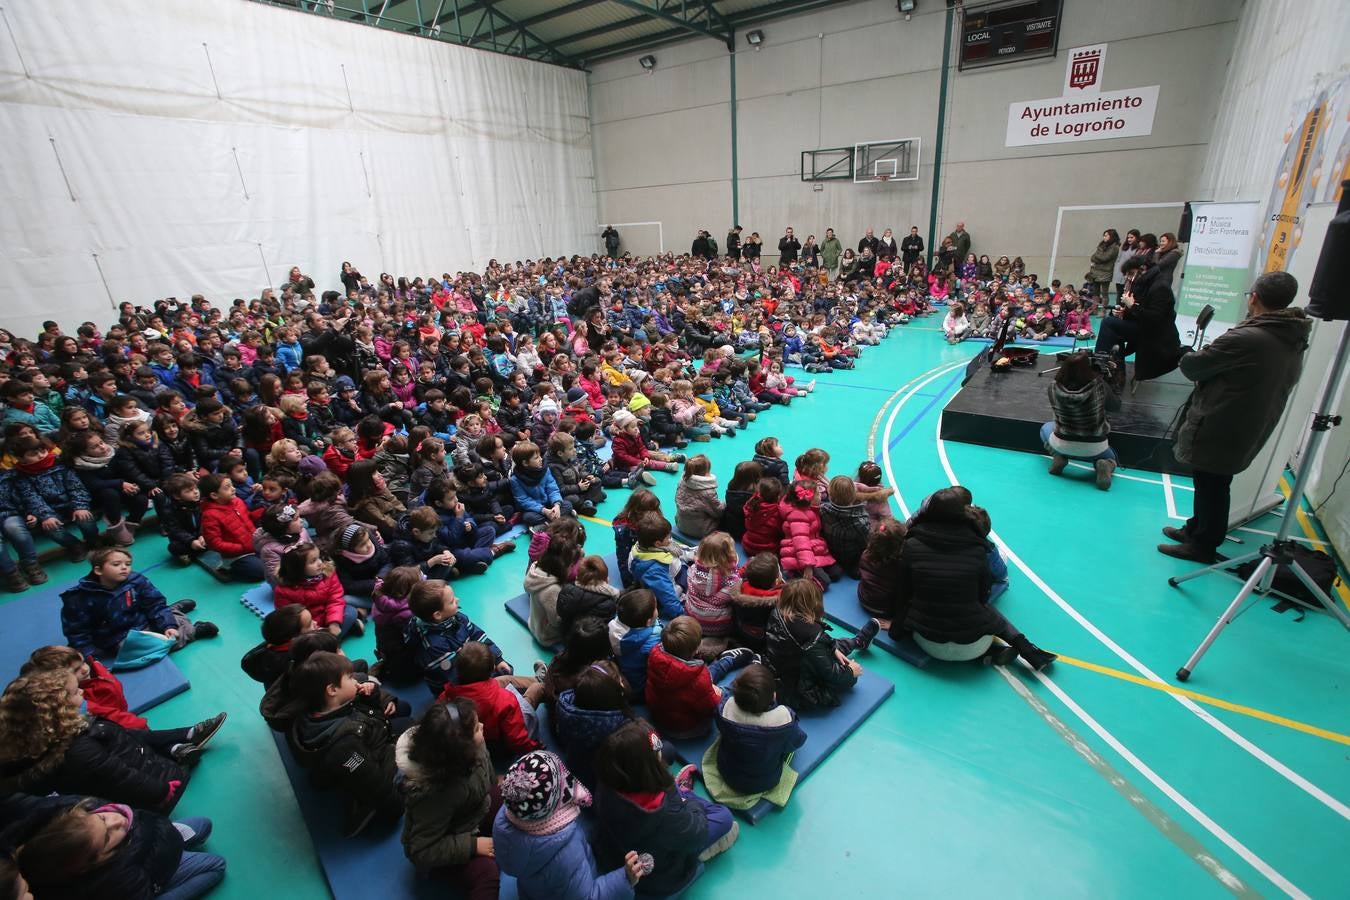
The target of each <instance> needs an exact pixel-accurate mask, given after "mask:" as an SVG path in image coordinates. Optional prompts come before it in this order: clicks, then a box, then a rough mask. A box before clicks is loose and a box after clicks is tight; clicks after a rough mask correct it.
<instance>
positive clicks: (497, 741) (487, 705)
mask: <svg viewBox="0 0 1350 900" xmlns="http://www.w3.org/2000/svg"><path fill="white" fill-rule="evenodd" d="M459 698H463V699H465V700H468V701H470V702H471V703H473V706H474V709H475V710H476V711H477V713H478V721H479V722H480V723H481V724H482V726H483V740H484V741H486V742H487V746H488V748H489V749H491V750H493V751H502V752H504V753H505V755H506V756H507V757H508V758H509V759H516V758H517V757H520V756H523V755H524V754H526V753H529V752H530V751H531V750H538V749H539V748H540V747H541V746H542V745H541V744H540V743H539V742H538V741H536V740H535V739H534V738H532V737H530V732H529V730H528V729H527V728H526V727H525V714H524V712H523V711H522V710H521V708H520V701H519V700H517V699H516V695H515V694H513V693H512V692H511V691H510V690H508V689H507V688H504V687H502V686H501V685H500V684H498V683H497V679H496V678H493V677H488V678H485V679H484V680H482V681H475V682H472V683H470V684H456V683H455V682H453V681H447V682H446V683H445V687H443V688H442V689H441V695H440V696H439V697H437V698H436V699H437V702H442V703H443V702H447V701H450V700H455V699H459Z"/></svg>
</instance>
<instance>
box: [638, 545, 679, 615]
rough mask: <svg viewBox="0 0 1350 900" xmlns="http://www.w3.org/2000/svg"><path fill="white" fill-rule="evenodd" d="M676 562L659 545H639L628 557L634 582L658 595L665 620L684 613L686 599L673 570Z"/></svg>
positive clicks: (657, 601) (657, 607)
mask: <svg viewBox="0 0 1350 900" xmlns="http://www.w3.org/2000/svg"><path fill="white" fill-rule="evenodd" d="M674 562H675V557H674V555H672V554H671V552H670V551H669V550H664V549H661V548H659V547H658V548H655V549H647V548H645V547H638V548H637V549H636V550H634V551H633V553H632V555H630V556H629V557H628V567H629V569H630V570H631V571H632V573H633V582H634V584H635V585H640V586H642V587H645V588H646V589H647V590H649V591H651V592H652V593H653V594H655V595H656V609H657V614H658V615H659V616H660V618H661V621H663V622H669V621H670V620H671V619H674V618H676V617H678V616H682V615H684V600H683V599H682V598H681V597H680V593H679V591H678V589H677V588H676V587H675V576H674V575H673V574H672V572H671V566H672V565H673V564H674Z"/></svg>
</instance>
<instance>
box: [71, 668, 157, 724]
mask: <svg viewBox="0 0 1350 900" xmlns="http://www.w3.org/2000/svg"><path fill="white" fill-rule="evenodd" d="M84 661H85V662H86V663H88V664H89V677H88V678H86V679H84V681H81V682H80V690H81V691H83V692H84V702H85V703H86V704H88V706H89V715H91V716H98V717H99V718H100V719H107V720H108V721H109V722H114V723H116V724H118V725H121V726H122V727H123V728H130V729H133V730H140V729H143V728H149V727H150V724H149V723H148V722H146V721H145V719H142V718H141V717H140V716H138V715H136V714H135V713H133V712H131V711H130V710H129V709H128V708H127V695H126V693H125V692H124V691H123V690H122V682H120V681H118V680H117V676H116V675H114V674H113V673H112V672H109V671H108V668H107V667H106V666H104V665H103V663H101V662H99V661H98V660H97V659H95V658H94V657H92V656H86V657H85V658H84Z"/></svg>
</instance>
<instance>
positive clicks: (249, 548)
mask: <svg viewBox="0 0 1350 900" xmlns="http://www.w3.org/2000/svg"><path fill="white" fill-rule="evenodd" d="M201 507H202V536H203V537H205V538H206V548H207V549H208V550H214V551H216V552H217V553H219V554H220V555H221V556H244V555H246V554H249V553H252V552H253V531H254V528H253V520H252V519H250V518H249V515H248V507H246V506H245V505H244V501H243V500H240V499H239V498H238V497H231V498H230V502H229V503H220V502H218V501H216V500H203V501H202V504H201Z"/></svg>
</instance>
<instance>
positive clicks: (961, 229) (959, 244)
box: [947, 222, 970, 265]
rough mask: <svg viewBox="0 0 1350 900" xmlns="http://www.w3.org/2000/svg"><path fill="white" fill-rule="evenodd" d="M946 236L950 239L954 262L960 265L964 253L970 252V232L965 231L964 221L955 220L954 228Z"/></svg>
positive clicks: (963, 258) (964, 257)
mask: <svg viewBox="0 0 1350 900" xmlns="http://www.w3.org/2000/svg"><path fill="white" fill-rule="evenodd" d="M947 237H949V238H951V239H952V249H953V250H954V251H955V253H954V255H955V257H956V264H957V265H960V264H961V263H963V262H965V261H966V255H967V254H969V253H970V232H968V231H966V223H965V222H957V223H956V228H955V229H953V231H952V233H951V234H949V235H947Z"/></svg>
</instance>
